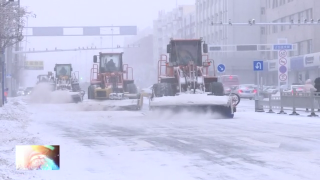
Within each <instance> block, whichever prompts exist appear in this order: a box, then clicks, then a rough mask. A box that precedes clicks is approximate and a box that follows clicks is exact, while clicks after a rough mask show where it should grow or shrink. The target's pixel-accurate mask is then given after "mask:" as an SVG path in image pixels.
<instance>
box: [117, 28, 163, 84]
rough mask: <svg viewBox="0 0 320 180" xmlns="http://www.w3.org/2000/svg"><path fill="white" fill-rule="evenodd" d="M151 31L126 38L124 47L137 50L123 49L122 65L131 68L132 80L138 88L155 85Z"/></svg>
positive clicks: (149, 29)
mask: <svg viewBox="0 0 320 180" xmlns="http://www.w3.org/2000/svg"><path fill="white" fill-rule="evenodd" d="M152 33H153V31H152V28H146V29H144V30H141V31H139V32H138V34H137V36H134V37H130V38H126V39H125V42H124V44H125V45H135V46H139V47H137V48H125V49H124V54H123V60H124V63H126V64H129V66H131V67H132V68H133V78H134V80H135V83H136V84H137V85H138V86H139V87H142V88H144V87H148V86H150V85H151V84H154V83H156V81H157V76H156V75H157V74H156V73H154V72H155V70H156V69H155V68H154V66H153V61H152V60H153V53H154V52H153V40H154V39H153V35H152Z"/></svg>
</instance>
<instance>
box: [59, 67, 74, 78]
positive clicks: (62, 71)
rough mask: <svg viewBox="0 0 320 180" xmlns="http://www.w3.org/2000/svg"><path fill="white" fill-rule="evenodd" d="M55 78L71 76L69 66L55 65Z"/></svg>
mask: <svg viewBox="0 0 320 180" xmlns="http://www.w3.org/2000/svg"><path fill="white" fill-rule="evenodd" d="M56 73H57V76H69V77H70V76H71V66H70V65H57V66H56Z"/></svg>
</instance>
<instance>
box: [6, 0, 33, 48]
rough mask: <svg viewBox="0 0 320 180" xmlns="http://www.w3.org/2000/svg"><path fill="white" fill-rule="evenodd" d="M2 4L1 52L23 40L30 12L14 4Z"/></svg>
mask: <svg viewBox="0 0 320 180" xmlns="http://www.w3.org/2000/svg"><path fill="white" fill-rule="evenodd" d="M0 2H2V3H1V5H0V51H1V50H2V51H3V50H4V49H5V48H6V47H8V46H13V45H14V44H16V43H18V42H20V41H22V40H23V34H22V31H23V28H24V25H25V22H26V18H27V16H28V15H29V14H30V12H27V10H26V8H23V7H19V6H17V5H16V4H14V3H4V2H5V1H3V0H0Z"/></svg>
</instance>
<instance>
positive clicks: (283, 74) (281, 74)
mask: <svg viewBox="0 0 320 180" xmlns="http://www.w3.org/2000/svg"><path fill="white" fill-rule="evenodd" d="M273 49H274V50H278V86H279V87H280V86H281V85H288V65H287V62H288V51H291V50H293V47H292V46H291V45H287V40H286V39H278V44H277V45H274V46H273Z"/></svg>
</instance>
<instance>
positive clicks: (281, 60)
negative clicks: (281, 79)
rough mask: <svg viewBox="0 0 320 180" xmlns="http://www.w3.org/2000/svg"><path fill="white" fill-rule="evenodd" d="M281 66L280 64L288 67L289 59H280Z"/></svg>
mask: <svg viewBox="0 0 320 180" xmlns="http://www.w3.org/2000/svg"><path fill="white" fill-rule="evenodd" d="M279 64H280V65H281V66H284V65H286V64H287V59H286V58H280V59H279Z"/></svg>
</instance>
